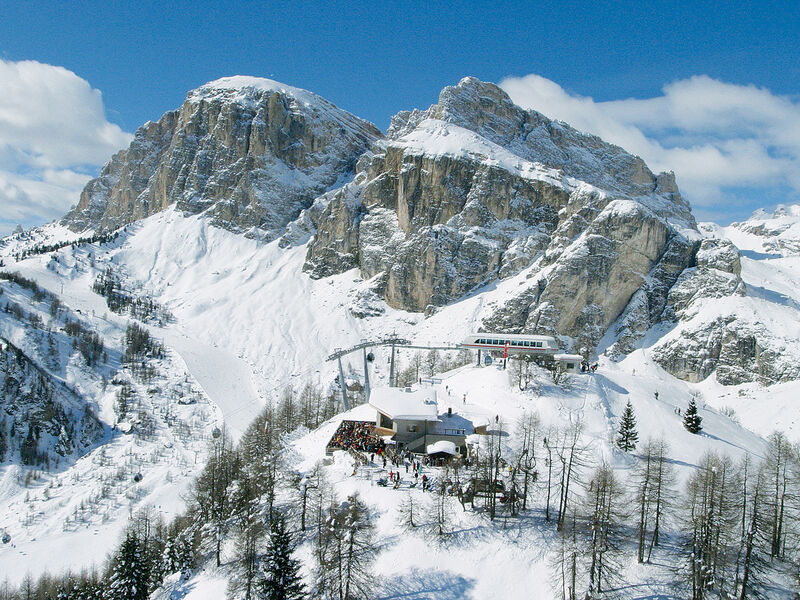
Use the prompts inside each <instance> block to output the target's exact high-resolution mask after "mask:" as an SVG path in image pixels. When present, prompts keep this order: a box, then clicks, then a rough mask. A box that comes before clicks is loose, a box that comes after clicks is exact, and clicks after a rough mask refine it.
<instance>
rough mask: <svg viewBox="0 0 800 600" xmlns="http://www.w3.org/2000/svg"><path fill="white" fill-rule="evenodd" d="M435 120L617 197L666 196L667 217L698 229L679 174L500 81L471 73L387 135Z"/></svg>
mask: <svg viewBox="0 0 800 600" xmlns="http://www.w3.org/2000/svg"><path fill="white" fill-rule="evenodd" d="M430 119H437V120H440V121H444V122H447V123H451V124H453V125H457V126H458V127H461V128H464V129H468V130H470V131H474V132H475V133H477V134H478V135H480V136H482V137H484V138H486V139H487V140H489V141H490V142H492V143H494V144H497V145H498V146H501V147H503V148H504V149H506V150H507V151H509V152H512V153H513V154H515V155H517V156H518V157H519V158H521V159H523V160H526V161H529V162H534V163H540V164H542V165H543V166H544V167H546V168H549V169H557V170H559V171H561V172H562V173H563V174H564V175H566V176H567V177H572V178H574V179H577V180H580V181H584V182H586V183H589V184H591V185H593V186H595V187H597V188H600V189H603V190H607V191H609V192H610V193H612V194H614V195H621V196H628V197H635V198H643V197H652V196H653V195H659V196H663V197H665V198H666V199H667V200H668V203H667V205H664V204H663V203H659V202H648V204H649V205H650V208H653V209H655V210H656V211H657V212H659V213H660V214H662V215H665V216H666V214H667V213H672V215H671V216H673V217H675V218H677V219H679V220H680V221H682V222H683V225H684V226H685V227H686V228H687V229H694V228H695V227H696V223H695V221H694V218H693V217H692V215H691V209H690V208H689V205H688V204H687V203H686V202H685V201H684V200H683V199H682V198H681V196H680V193H679V192H678V187H677V184H676V183H675V175H674V173H671V172H665V173H659V174H658V175H656V174H654V173H653V172H652V171H651V170H650V169H649V168H648V167H647V165H646V164H645V162H644V161H643V160H642V159H641V158H640V157H638V156H635V155H632V154H630V153H629V152H627V151H626V150H624V149H623V148H620V147H619V146H616V145H614V144H610V143H608V142H606V141H604V140H602V139H601V138H599V137H597V136H595V135H591V134H588V133H584V132H581V131H578V130H577V129H575V128H573V127H571V126H570V125H568V124H567V123H564V122H563V121H557V120H553V119H550V118H548V117H546V116H545V115H543V114H542V113H539V112H537V111H535V110H526V109H524V108H522V107H520V106H518V105H516V104H514V102H513V101H512V100H511V98H510V97H509V95H508V94H507V93H506V92H505V91H503V90H502V89H501V88H500V87H499V86H497V85H496V84H494V83H489V82H485V81H481V80H479V79H477V78H475V77H465V78H463V79H462V80H461V81H459V83H458V84H457V85H455V86H448V87H445V88H444V89H443V90H442V91H441V93H440V94H439V101H438V103H437V104H434V105H433V106H431V107H430V108H428V109H427V110H424V111H420V110H413V111H403V112H400V113H398V114H397V115H395V116H394V117H393V118H392V122H391V125H390V127H389V130H388V132H387V137H388V138H389V139H390V140H393V139H399V138H403V137H404V136H408V135H409V134H410V133H411V132H412V131H414V130H415V129H417V128H419V127H421V126H424V124H425V123H426V121H429V120H430Z"/></svg>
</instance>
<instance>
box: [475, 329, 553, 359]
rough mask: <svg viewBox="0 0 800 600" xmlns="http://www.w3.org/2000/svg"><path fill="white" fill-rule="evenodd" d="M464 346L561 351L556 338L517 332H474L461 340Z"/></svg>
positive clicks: (479, 348) (546, 351)
mask: <svg viewBox="0 0 800 600" xmlns="http://www.w3.org/2000/svg"><path fill="white" fill-rule="evenodd" d="M461 347H462V348H470V349H473V350H499V351H503V350H504V349H505V348H508V353H509V354H511V353H526V354H542V355H553V354H556V353H557V352H558V351H559V347H558V342H557V341H556V338H554V337H550V336H548V335H523V334H515V333H473V334H471V335H468V336H467V337H466V338H464V341H463V342H461Z"/></svg>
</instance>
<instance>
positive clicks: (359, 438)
mask: <svg viewBox="0 0 800 600" xmlns="http://www.w3.org/2000/svg"><path fill="white" fill-rule="evenodd" d="M374 428H375V423H372V422H370V421H342V422H341V424H340V425H339V428H338V429H337V430H336V433H334V434H333V437H332V438H331V441H330V442H329V443H328V447H329V448H339V449H342V450H358V451H359V452H374V453H378V454H382V453H383V450H384V447H385V443H384V441H383V439H381V438H380V437H378V436H376V435H375V434H374V432H373V430H374Z"/></svg>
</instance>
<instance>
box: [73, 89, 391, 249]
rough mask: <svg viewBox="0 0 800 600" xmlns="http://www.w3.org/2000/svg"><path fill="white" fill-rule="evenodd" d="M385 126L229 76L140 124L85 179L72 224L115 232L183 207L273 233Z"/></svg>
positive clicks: (344, 172)
mask: <svg viewBox="0 0 800 600" xmlns="http://www.w3.org/2000/svg"><path fill="white" fill-rule="evenodd" d="M379 137H381V133H380V131H378V129H377V128H376V127H375V126H373V125H372V124H370V123H367V122H366V121H362V120H361V119H358V118H356V117H354V116H353V115H350V114H349V113H347V112H345V111H343V110H340V109H338V108H336V107H335V106H334V105H333V104H331V103H330V102H328V101H327V100H324V99H322V98H320V97H319V96H316V95H315V94H312V93H310V92H306V91H304V90H299V89H296V88H291V87H289V86H284V85H281V84H278V83H276V82H273V81H270V80H267V79H257V78H250V77H230V78H225V79H220V80H218V81H215V82H212V83H209V84H206V85H204V86H203V87H201V88H199V89H197V90H194V91H192V92H190V93H189V94H188V96H187V97H186V101H185V102H184V103H183V105H182V106H181V108H180V109H179V110H177V111H174V112H169V113H167V114H165V115H164V116H163V117H162V118H161V119H160V120H159V121H158V122H157V123H147V124H146V125H144V126H143V127H142V128H140V129H139V131H137V133H136V136H135V139H134V141H133V142H132V143H131V145H130V147H129V148H128V149H127V150H124V151H122V152H120V153H118V154H117V155H115V156H114V157H113V159H112V160H111V162H110V163H109V164H108V165H107V166H106V167H105V168H104V169H103V171H102V173H101V174H100V176H99V177H98V178H97V179H94V180H92V181H91V182H89V184H88V185H87V186H86V189H85V190H84V192H83V194H82V195H81V199H80V202H79V203H78V206H77V207H76V208H75V209H74V210H73V211H72V212H70V213H69V214H68V215H67V217H66V221H67V223H68V224H69V225H70V227H72V228H73V229H74V230H84V229H88V228H92V229H114V228H117V227H120V226H121V225H124V224H126V223H129V222H131V221H135V220H137V219H140V218H143V217H146V216H148V215H151V214H153V213H156V212H158V211H160V210H163V209H164V208H166V207H167V206H170V205H172V204H175V205H177V206H178V208H180V209H181V210H183V211H186V212H188V213H192V214H195V213H201V212H205V213H206V214H208V215H209V216H211V217H212V218H213V219H214V221H215V223H216V224H218V225H220V226H222V227H225V228H228V229H231V230H234V231H242V232H249V233H251V234H253V235H256V236H258V237H264V238H267V239H270V238H272V237H275V236H276V235H277V234H279V233H280V232H281V231H282V229H283V228H284V227H285V225H286V224H287V223H288V222H289V221H291V220H292V219H294V218H295V217H296V216H297V215H298V213H299V212H300V211H301V210H302V209H304V208H306V207H308V206H309V205H310V204H311V202H312V201H313V199H314V198H315V197H316V196H318V195H319V194H321V193H323V192H324V191H325V190H327V189H329V188H330V187H331V186H334V185H335V184H337V183H339V182H341V181H343V180H346V179H347V178H348V177H349V176H351V174H352V170H353V167H354V165H355V162H356V159H357V157H358V156H359V155H361V154H362V153H363V152H364V150H365V149H366V148H367V147H368V146H369V145H370V144H371V143H372V142H374V141H375V140H376V139H378V138H379Z"/></svg>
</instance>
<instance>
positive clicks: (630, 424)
mask: <svg viewBox="0 0 800 600" xmlns="http://www.w3.org/2000/svg"><path fill="white" fill-rule="evenodd" d="M638 441H639V434H638V433H637V431H636V417H635V416H634V414H633V406H631V401H630V400H628V404H627V405H626V406H625V412H624V413H622V421H620V424H619V433H618V434H617V448H619V449H620V450H622V451H623V452H632V451H633V450H636V442H638Z"/></svg>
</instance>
